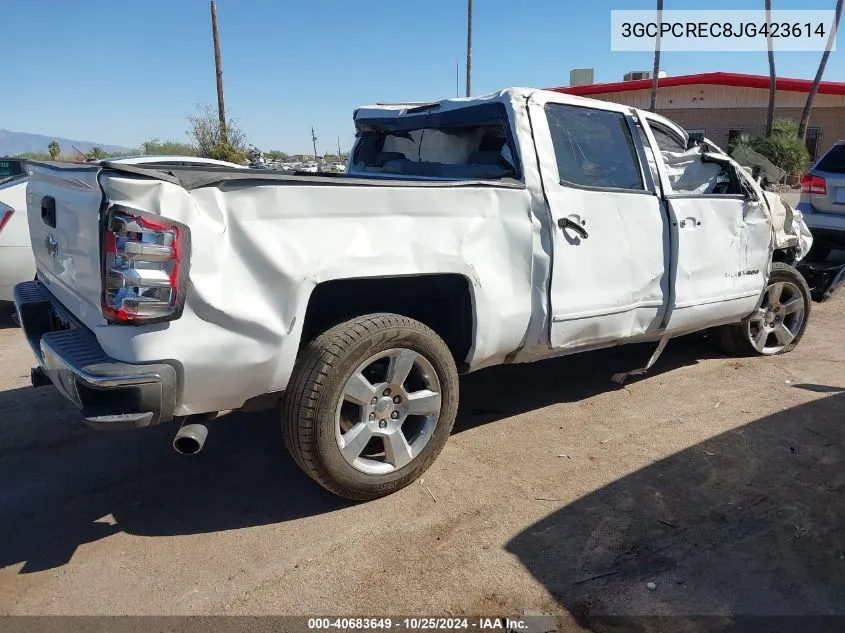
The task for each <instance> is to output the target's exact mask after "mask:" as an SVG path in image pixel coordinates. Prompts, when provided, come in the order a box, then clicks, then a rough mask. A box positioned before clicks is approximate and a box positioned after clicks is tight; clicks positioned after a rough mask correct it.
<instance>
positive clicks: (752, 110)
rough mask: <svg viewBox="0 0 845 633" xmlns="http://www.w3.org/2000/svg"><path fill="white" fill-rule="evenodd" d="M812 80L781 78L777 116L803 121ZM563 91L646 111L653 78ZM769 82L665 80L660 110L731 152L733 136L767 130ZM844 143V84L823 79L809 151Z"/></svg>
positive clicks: (716, 77) (731, 77)
mask: <svg viewBox="0 0 845 633" xmlns="http://www.w3.org/2000/svg"><path fill="white" fill-rule="evenodd" d="M812 83H813V82H812V81H809V80H806V79H785V78H778V80H777V84H776V86H777V94H776V98H775V117H776V118H790V119H794V120H795V121H796V122H798V121H800V120H801V112H802V111H803V109H804V103H805V102H806V101H807V93H808V92H809V91H810V87H811V86H812ZM554 90H557V91H559V92H565V93H568V94H573V95H581V96H584V97H590V98H592V99H600V100H602V101H614V102H616V103H624V104H627V105H631V106H634V107H636V108H641V109H648V106H649V102H650V99H651V79H640V80H635V81H621V82H617V83H606V84H589V85H584V86H569V87H566V88H555V89H554ZM768 104H769V78H768V76H763V75H741V74H737V73H703V74H699V75H681V76H678V77H664V78H661V79H660V80H659V82H658V93H657V111H658V112H659V113H660V114H662V115H664V116H666V117H668V118H670V119H672V120H673V121H675V122H677V123H678V124H679V125H681V126H683V127H684V128H685V129H686V130H687V131H688V132H689V133H690V134H691V135H696V136H706V137H707V138H709V139H710V140H712V141H713V142H714V143H716V144H717V145H719V146H720V147H722V148H723V149H724V148H727V145H728V142H729V141H731V140H733V138H734V137H735V136H739V135H740V134H747V135H749V136H762V135H763V134H764V132H765V129H766V109H767V108H768ZM840 139H845V83H839V82H833V81H823V82H822V83H821V85H820V86H819V91H818V94H817V95H816V98H815V100H814V101H813V111H812V112H811V114H810V123H809V126H808V128H807V149H808V150H809V151H810V155H811V156H812V157H813V159H815V158H817V157H818V156H820V155H821V154H822V153H824V152H825V151H827V150H828V149H829V148H830V146H831V145H833V144H834V143H835V142H836V141H838V140H840Z"/></svg>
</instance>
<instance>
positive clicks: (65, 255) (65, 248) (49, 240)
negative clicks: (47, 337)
mask: <svg viewBox="0 0 845 633" xmlns="http://www.w3.org/2000/svg"><path fill="white" fill-rule="evenodd" d="M30 169H31V176H30V179H29V184H28V186H27V196H26V206H27V216H28V220H29V235H30V238H31V239H32V252H33V254H34V256H35V267H36V270H37V273H38V278H39V279H40V280H41V281H42V282H43V283H44V284H45V285H46V287H47V288H48V289H49V290H50V292H51V293H52V294H53V295H54V296H55V297H56V298H57V299H58V300H59V301H60V302H61V303H62V304H63V305H64V306H65V308H67V309H68V310H69V311H70V312H72V313H73V315H74V316H76V317H77V318H78V319H79V320H80V321H82V322H83V323H84V324H85V325H86V326H88V327H89V328H92V327H94V326H96V325H99V324H101V323H103V322H104V320H103V316H102V308H101V293H102V281H101V279H102V277H101V272H100V208H101V206H102V202H103V192H102V190H101V189H100V185H99V182H98V179H97V176H98V174H99V172H100V166H99V165H83V164H80V165H75V164H47V163H34V164H31V165H30Z"/></svg>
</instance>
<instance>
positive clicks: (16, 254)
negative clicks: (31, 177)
mask: <svg viewBox="0 0 845 633" xmlns="http://www.w3.org/2000/svg"><path fill="white" fill-rule="evenodd" d="M24 163H25V161H23V160H20V159H17V158H0V302H4V301H11V300H12V291H13V290H14V287H15V284H18V283H20V282H21V281H26V280H31V279H34V278H35V259H34V258H33V256H32V248H30V245H29V226H28V225H27V222H26V172H25V170H24Z"/></svg>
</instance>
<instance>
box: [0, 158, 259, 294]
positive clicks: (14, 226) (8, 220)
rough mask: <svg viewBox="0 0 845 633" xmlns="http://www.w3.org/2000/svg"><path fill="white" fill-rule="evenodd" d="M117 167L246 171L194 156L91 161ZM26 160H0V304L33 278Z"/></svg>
mask: <svg viewBox="0 0 845 633" xmlns="http://www.w3.org/2000/svg"><path fill="white" fill-rule="evenodd" d="M93 162H95V163H96V164H101V163H104V162H107V163H109V164H120V165H153V164H155V165H157V166H162V167H164V166H179V167H190V166H191V165H195V166H198V165H202V166H217V167H228V168H238V169H246V167H244V166H242V165H236V164H234V163H229V162H226V161H222V160H214V159H213V158H198V157H196V156H147V155H144V156H125V157H121V158H109V159H105V161H93ZM25 164H26V161H24V160H22V159H19V158H0V302H2V301H12V291H13V289H14V287H15V284H17V283H20V282H21V281H26V280H28V279H34V278H35V259H34V258H33V256H32V248H31V246H30V242H29V226H27V221H26V183H27V175H26V169H25Z"/></svg>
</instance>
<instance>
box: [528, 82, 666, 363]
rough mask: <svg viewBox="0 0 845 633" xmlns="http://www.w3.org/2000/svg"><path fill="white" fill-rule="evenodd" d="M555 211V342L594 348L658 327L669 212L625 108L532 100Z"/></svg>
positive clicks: (562, 345)
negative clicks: (665, 210) (644, 166)
mask: <svg viewBox="0 0 845 633" xmlns="http://www.w3.org/2000/svg"><path fill="white" fill-rule="evenodd" d="M531 107H532V110H531V117H532V124H533V126H534V133H535V140H536V142H537V145H538V150H539V155H540V156H543V157H549V158H551V157H552V156H553V157H554V160H545V161H541V172H542V178H543V186H544V189H545V193H546V197H547V199H548V204H549V207H550V209H551V214H552V220H553V225H552V231H553V237H552V246H553V261H552V276H551V293H550V294H551V313H552V314H551V317H552V319H551V332H550V338H551V345H552V347H554V348H558V349H570V348H572V349H574V348H589V347H601V346H604V345H611V344H613V343H615V342H622V341H626V340H631V339H635V338H637V337H643V336H644V335H649V334H650V333H653V332H655V331H657V330H659V329H660V326H661V321H662V317H663V313H664V310H665V306H666V302H667V300H668V294H669V292H668V291H669V288H668V285H669V282H668V278H667V276H666V269H667V263H668V258H669V244H668V229H667V219H666V216H665V215H664V212H663V210H662V207H661V202H660V197H659V195H658V194H657V192H656V190H655V183H654V182H653V179H652V176H651V172H650V171H648V170H647V168H646V169H644V168H643V165H646V164H647V163H646V160H645V154H644V152H643V147H642V145H641V142H640V139H639V134H638V133H637V131H636V128H635V127H634V126H635V125H636V124H635V123H634V122H633V119H632V118H631V116H630V114H629V112H628V110H627V109H626V108H624V107H623V106H617V105H614V104H600V105H596V106H584V105H581V104H580V103H577V102H575V103H571V102H570V103H568V102H567V100H565V99H562V100H561V101H560V102H555V101H545V102H543V101H535V102H534V105H532V106H531Z"/></svg>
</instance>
